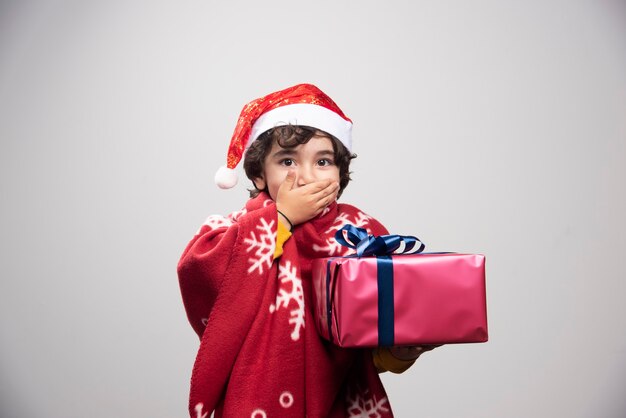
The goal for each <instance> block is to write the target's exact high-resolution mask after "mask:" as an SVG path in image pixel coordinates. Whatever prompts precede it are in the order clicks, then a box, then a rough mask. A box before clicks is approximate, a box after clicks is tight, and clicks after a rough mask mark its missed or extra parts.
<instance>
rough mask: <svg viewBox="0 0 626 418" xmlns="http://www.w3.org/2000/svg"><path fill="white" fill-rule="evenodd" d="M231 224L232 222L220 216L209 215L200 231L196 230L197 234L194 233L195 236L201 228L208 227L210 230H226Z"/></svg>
mask: <svg viewBox="0 0 626 418" xmlns="http://www.w3.org/2000/svg"><path fill="white" fill-rule="evenodd" d="M232 224H233V222H232V221H231V220H230V219H229V218H225V217H223V216H222V215H210V216H209V217H208V218H206V220H205V221H204V223H203V224H202V226H201V227H200V229H198V232H196V235H198V234H199V233H200V231H201V230H202V227H203V226H208V227H209V228H211V229H217V228H228V227H229V226H231V225H232Z"/></svg>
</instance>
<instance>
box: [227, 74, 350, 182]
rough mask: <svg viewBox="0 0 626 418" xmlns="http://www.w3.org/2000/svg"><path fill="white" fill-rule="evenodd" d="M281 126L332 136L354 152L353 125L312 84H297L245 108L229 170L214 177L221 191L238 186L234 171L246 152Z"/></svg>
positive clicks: (237, 130)
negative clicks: (295, 126) (290, 126)
mask: <svg viewBox="0 0 626 418" xmlns="http://www.w3.org/2000/svg"><path fill="white" fill-rule="evenodd" d="M280 125H303V126H310V127H312V128H317V129H319V130H321V131H324V132H326V133H329V134H330V135H332V136H334V137H335V138H337V139H338V140H340V141H341V143H342V144H343V145H345V147H346V148H347V149H348V150H350V151H351V150H352V121H351V120H350V119H349V118H348V117H347V116H346V115H344V113H343V112H342V111H341V109H339V106H337V104H336V103H335V102H333V100H332V99H331V98H330V97H328V96H327V95H326V94H325V93H324V92H323V91H321V90H320V89H318V88H317V87H315V86H314V85H312V84H298V85H296V86H293V87H289V88H286V89H285V90H281V91H277V92H275V93H271V94H268V95H267V96H265V97H261V98H259V99H256V100H253V101H251V102H250V103H248V104H247V105H245V106H244V107H243V109H242V111H241V114H240V115H239V120H238V121H237V126H236V127H235V132H234V133H233V137H232V139H231V140H230V146H229V147H228V157H227V160H226V161H227V163H226V166H222V167H220V168H219V170H217V173H216V174H215V183H216V184H217V185H218V186H219V187H221V188H222V189H230V188H231V187H233V186H234V185H235V184H237V173H236V172H235V170H234V169H235V167H237V164H239V162H240V161H241V159H242V157H243V155H244V152H245V150H246V149H247V148H248V146H250V144H251V143H252V141H254V140H255V139H257V138H258V137H259V136H260V135H261V134H262V133H263V132H265V131H267V130H268V129H271V128H274V127H276V126H280Z"/></svg>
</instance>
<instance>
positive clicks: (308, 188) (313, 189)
mask: <svg viewBox="0 0 626 418" xmlns="http://www.w3.org/2000/svg"><path fill="white" fill-rule="evenodd" d="M332 184H333V181H332V180H330V179H324V180H319V181H314V182H311V183H309V184H306V185H304V186H302V187H300V188H301V189H302V191H303V192H308V193H318V192H320V191H322V190H324V189H326V188H327V187H329V186H331V185H332Z"/></svg>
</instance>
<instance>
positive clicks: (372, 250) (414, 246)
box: [335, 225, 426, 257]
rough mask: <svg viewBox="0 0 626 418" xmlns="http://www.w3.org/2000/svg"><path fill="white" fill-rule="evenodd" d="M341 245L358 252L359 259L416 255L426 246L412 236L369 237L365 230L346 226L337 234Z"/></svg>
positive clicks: (336, 236)
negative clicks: (393, 255)
mask: <svg viewBox="0 0 626 418" xmlns="http://www.w3.org/2000/svg"><path fill="white" fill-rule="evenodd" d="M335 239H336V240H337V242H339V243H340V244H341V245H344V246H346V247H349V248H354V249H355V250H356V255H357V257H368V256H383V255H391V254H414V253H421V252H422V251H424V248H426V246H425V245H424V243H422V241H420V240H419V238H417V237H414V236H410V235H379V236H377V237H375V236H373V235H369V234H368V233H367V231H366V230H365V229H363V228H357V227H356V226H354V225H345V226H344V227H343V228H341V229H340V230H339V231H337V233H336V234H335Z"/></svg>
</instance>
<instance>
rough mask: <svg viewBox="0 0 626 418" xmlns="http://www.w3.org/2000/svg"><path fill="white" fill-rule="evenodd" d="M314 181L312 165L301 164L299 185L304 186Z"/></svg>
mask: <svg viewBox="0 0 626 418" xmlns="http://www.w3.org/2000/svg"><path fill="white" fill-rule="evenodd" d="M314 181H315V177H314V176H313V170H312V169H311V168H310V167H306V166H300V168H299V170H298V186H304V185H307V184H309V183H312V182H314Z"/></svg>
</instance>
